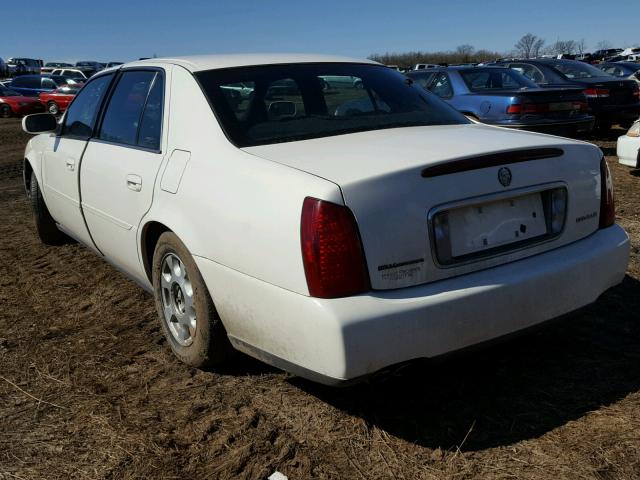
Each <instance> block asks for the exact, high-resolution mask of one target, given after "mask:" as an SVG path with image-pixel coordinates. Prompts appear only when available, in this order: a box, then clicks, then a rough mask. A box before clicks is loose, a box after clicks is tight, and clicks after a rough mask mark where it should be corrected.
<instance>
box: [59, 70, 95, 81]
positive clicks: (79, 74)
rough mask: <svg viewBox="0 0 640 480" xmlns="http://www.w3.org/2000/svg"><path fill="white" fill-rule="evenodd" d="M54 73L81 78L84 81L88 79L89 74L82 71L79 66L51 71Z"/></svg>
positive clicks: (76, 78)
mask: <svg viewBox="0 0 640 480" xmlns="http://www.w3.org/2000/svg"><path fill="white" fill-rule="evenodd" d="M51 74H52V75H60V76H62V77H68V78H73V79H74V80H79V81H81V82H84V81H86V80H87V78H88V77H87V75H85V74H84V73H83V72H82V71H80V70H78V69H77V68H58V69H56V70H54V71H53V72H51Z"/></svg>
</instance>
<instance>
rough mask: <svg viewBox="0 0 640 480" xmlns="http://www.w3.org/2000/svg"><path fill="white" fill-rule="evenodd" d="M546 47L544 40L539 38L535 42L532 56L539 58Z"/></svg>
mask: <svg viewBox="0 0 640 480" xmlns="http://www.w3.org/2000/svg"><path fill="white" fill-rule="evenodd" d="M543 47H544V39H543V38H539V39H537V40H536V41H535V42H533V48H532V49H531V55H532V56H533V57H534V58H535V57H539V56H540V53H541V52H542V48H543Z"/></svg>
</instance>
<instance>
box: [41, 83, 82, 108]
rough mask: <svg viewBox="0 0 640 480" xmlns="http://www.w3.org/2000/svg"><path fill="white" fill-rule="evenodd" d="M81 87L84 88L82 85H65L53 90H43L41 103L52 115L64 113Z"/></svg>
mask: <svg viewBox="0 0 640 480" xmlns="http://www.w3.org/2000/svg"><path fill="white" fill-rule="evenodd" d="M80 88H82V86H81V85H64V86H62V87H60V88H57V89H55V90H54V91H52V92H42V93H41V94H40V103H42V105H44V106H45V107H46V109H47V111H48V112H49V113H51V114H52V115H58V114H60V113H64V112H65V111H66V110H67V107H68V106H69V104H70V103H71V101H72V100H73V99H74V97H75V96H76V94H77V93H78V92H79V91H80Z"/></svg>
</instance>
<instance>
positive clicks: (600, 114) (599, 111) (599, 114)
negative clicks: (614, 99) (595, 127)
mask: <svg viewBox="0 0 640 480" xmlns="http://www.w3.org/2000/svg"><path fill="white" fill-rule="evenodd" d="M591 114H592V115H594V116H595V117H596V121H598V122H607V123H613V124H616V123H619V122H623V123H624V122H633V121H635V120H637V119H638V116H640V104H638V103H635V104H632V105H602V106H599V107H597V108H594V109H593V111H592V112H591Z"/></svg>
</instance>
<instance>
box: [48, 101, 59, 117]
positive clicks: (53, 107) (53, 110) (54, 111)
mask: <svg viewBox="0 0 640 480" xmlns="http://www.w3.org/2000/svg"><path fill="white" fill-rule="evenodd" d="M47 110H48V111H49V113H50V114H51V115H58V114H59V113H60V108H59V107H58V104H57V103H56V102H54V101H50V102H48V103H47Z"/></svg>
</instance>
